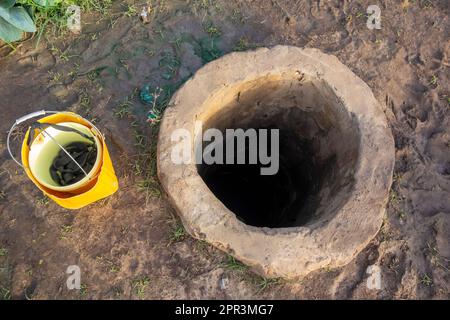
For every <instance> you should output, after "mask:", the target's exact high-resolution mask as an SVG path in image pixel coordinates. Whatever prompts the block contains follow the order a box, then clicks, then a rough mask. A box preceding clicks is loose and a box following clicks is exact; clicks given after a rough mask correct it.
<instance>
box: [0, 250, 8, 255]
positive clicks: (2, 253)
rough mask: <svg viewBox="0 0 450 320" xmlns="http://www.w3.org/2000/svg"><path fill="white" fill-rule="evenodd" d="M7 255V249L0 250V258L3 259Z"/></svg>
mask: <svg viewBox="0 0 450 320" xmlns="http://www.w3.org/2000/svg"><path fill="white" fill-rule="evenodd" d="M7 255H8V249H6V248H0V257H5V256H7Z"/></svg>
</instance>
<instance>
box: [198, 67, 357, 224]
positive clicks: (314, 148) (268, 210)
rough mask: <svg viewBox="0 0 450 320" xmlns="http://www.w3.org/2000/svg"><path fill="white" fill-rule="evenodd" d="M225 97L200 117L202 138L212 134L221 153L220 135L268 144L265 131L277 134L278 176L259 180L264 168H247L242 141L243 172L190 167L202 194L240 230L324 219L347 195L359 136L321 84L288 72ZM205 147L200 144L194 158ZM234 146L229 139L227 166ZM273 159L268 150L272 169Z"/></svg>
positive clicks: (232, 90)
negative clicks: (234, 133) (237, 133)
mask: <svg viewBox="0 0 450 320" xmlns="http://www.w3.org/2000/svg"><path fill="white" fill-rule="evenodd" d="M227 90H228V92H227V93H226V94H224V96H222V99H221V100H219V101H227V102H226V103H225V105H224V106H223V107H221V108H217V110H219V111H217V112H213V113H211V114H208V115H207V116H206V117H205V119H206V120H205V121H204V124H203V132H205V130H207V129H209V128H215V129H218V130H220V131H221V132H222V133H223V137H224V138H223V140H222V142H221V143H222V144H223V148H224V149H223V150H224V151H225V150H226V149H227V148H226V145H227V144H228V143H229V140H227V139H226V129H243V130H247V129H255V130H256V132H259V129H269V131H268V132H269V134H268V136H269V139H268V140H269V141H270V129H278V130H279V158H278V159H279V160H278V164H279V165H278V171H277V173H276V174H274V175H261V170H260V169H261V168H264V167H268V166H269V165H268V164H262V163H261V161H260V158H259V157H258V162H257V163H256V164H248V159H249V149H248V146H249V144H248V142H249V141H250V138H248V137H247V139H246V140H245V142H246V143H245V148H244V149H240V150H241V152H244V154H245V156H246V157H245V159H246V163H245V164H236V162H237V161H234V164H210V165H208V164H205V163H202V164H199V165H197V171H198V173H199V175H200V176H201V178H202V179H203V181H204V182H205V183H206V185H207V186H208V188H209V189H210V190H211V191H212V192H213V193H214V195H215V196H216V197H217V198H218V199H219V200H220V201H221V202H222V203H223V204H224V205H225V206H226V207H227V208H228V209H229V210H231V211H232V212H233V213H234V214H235V215H236V217H237V218H238V219H239V220H241V221H242V222H244V223H245V224H247V225H251V226H256V227H269V228H285V227H297V226H304V225H311V224H313V223H316V222H324V221H325V222H326V221H328V220H329V219H331V218H332V217H333V216H334V215H335V214H336V213H337V212H338V211H339V209H340V208H341V207H342V206H343V205H344V204H345V203H346V201H347V200H348V198H349V196H350V194H351V191H352V188H353V184H354V179H353V176H354V171H355V166H356V162H357V157H358V151H359V140H360V134H359V130H358V125H357V122H356V121H355V120H354V119H353V117H352V115H351V114H350V113H349V112H348V111H346V110H345V108H344V106H343V105H342V103H341V101H340V100H339V99H338V98H337V97H336V95H335V94H334V93H333V91H332V90H331V88H329V86H328V84H326V83H325V82H323V81H321V80H318V79H316V78H309V77H308V76H305V75H303V74H300V73H298V72H296V73H293V74H288V75H286V74H285V75H283V76H282V77H280V76H278V77H271V76H266V77H262V78H260V79H257V80H253V81H251V82H247V83H243V84H240V85H239V86H238V87H234V88H229V89H227ZM215 103H217V100H216V102H215ZM212 109H214V108H212ZM246 132H248V131H246ZM259 141H260V139H258V142H259ZM214 142H215V143H217V142H218V141H214ZM208 143H209V142H208ZM208 143H205V142H203V143H202V148H203V149H202V150H205V147H206V146H207V144H208ZM237 145H238V142H237V140H236V139H235V141H234V146H235V149H234V150H235V160H236V156H237V154H238V152H237ZM198 147H199V146H198V145H197V148H198ZM258 151H259V149H258ZM273 151H274V150H273V148H272V146H271V144H270V143H269V146H268V155H269V156H270V157H271V159H272V161H274V158H272V157H274V156H276V155H275V154H273Z"/></svg>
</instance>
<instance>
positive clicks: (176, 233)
mask: <svg viewBox="0 0 450 320" xmlns="http://www.w3.org/2000/svg"><path fill="white" fill-rule="evenodd" d="M185 237H186V231H185V230H184V228H183V226H182V225H175V226H173V228H172V231H171V233H170V236H169V244H168V245H171V244H172V243H176V242H180V241H182V240H183V239H184V238H185Z"/></svg>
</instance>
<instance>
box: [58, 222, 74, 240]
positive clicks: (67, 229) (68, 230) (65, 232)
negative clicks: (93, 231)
mask: <svg viewBox="0 0 450 320" xmlns="http://www.w3.org/2000/svg"><path fill="white" fill-rule="evenodd" d="M72 231H73V226H72V225H66V224H63V225H62V226H61V235H60V237H59V239H61V240H62V239H65V238H66V236H67V235H68V234H69V233H71V232H72Z"/></svg>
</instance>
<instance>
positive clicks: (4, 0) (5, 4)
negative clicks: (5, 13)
mask: <svg viewBox="0 0 450 320" xmlns="http://www.w3.org/2000/svg"><path fill="white" fill-rule="evenodd" d="M15 3H16V0H0V8H3V9H9V8H11V7H12V6H13V5H14V4H15Z"/></svg>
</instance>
